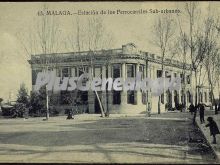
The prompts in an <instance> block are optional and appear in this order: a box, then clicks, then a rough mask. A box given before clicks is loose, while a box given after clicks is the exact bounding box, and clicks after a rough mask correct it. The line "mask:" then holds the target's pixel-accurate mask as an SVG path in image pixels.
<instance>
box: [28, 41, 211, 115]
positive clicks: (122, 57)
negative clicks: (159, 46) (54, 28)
mask: <svg viewBox="0 0 220 165" xmlns="http://www.w3.org/2000/svg"><path fill="white" fill-rule="evenodd" d="M29 63H30V64H31V69H32V87H33V88H34V86H35V82H36V77H37V73H38V72H41V71H43V70H45V69H47V70H55V71H56V75H57V76H58V77H79V76H80V75H81V74H83V73H85V72H86V73H89V74H90V75H93V77H101V78H108V77H112V78H113V80H114V79H116V78H118V77H121V78H122V79H126V78H132V77H136V75H137V73H138V72H141V73H142V78H145V77H149V78H151V79H156V78H159V77H161V76H162V65H161V64H162V58H161V57H160V56H157V55H155V54H151V53H148V52H142V51H139V50H138V49H137V47H136V45H134V44H133V43H129V44H126V45H123V46H122V48H119V49H110V50H100V51H85V52H70V53H56V54H46V55H33V56H32V57H31V60H29ZM163 63H164V70H165V72H164V73H165V77H166V78H171V77H180V78H181V84H182V85H181V89H180V90H178V91H177V90H174V91H169V90H167V91H165V92H164V94H162V95H161V96H160V98H159V97H158V96H153V95H152V93H151V91H147V92H142V91H141V90H138V91H125V90H124V89H123V90H122V91H114V90H111V91H107V90H106V91H102V92H100V91H99V92H98V95H99V98H100V100H101V102H102V106H103V109H104V110H105V111H106V110H108V111H109V112H110V113H136V114H137V113H146V111H148V110H150V112H151V113H158V106H160V112H161V113H163V112H166V111H167V110H170V109H175V108H176V109H178V106H179V105H180V104H183V103H185V104H186V106H187V107H188V106H189V104H190V103H191V102H193V100H194V99H195V94H194V93H195V92H194V91H195V84H194V80H193V73H191V71H190V65H188V64H185V65H184V64H183V63H181V62H179V61H177V60H171V59H165V61H164V62H163ZM197 97H200V100H201V101H202V102H203V103H205V104H210V99H209V88H207V87H202V88H201V90H200V93H199V96H197ZM49 98H50V101H49V105H50V108H55V109H57V110H58V111H59V112H60V113H62V112H64V110H65V109H68V108H72V107H73V106H74V104H75V103H77V105H78V107H79V109H81V110H82V111H84V112H86V113H100V104H99V102H98V99H97V97H96V94H95V92H94V91H79V90H75V91H72V92H69V91H58V92H51V93H49ZM158 101H159V102H160V104H158Z"/></svg>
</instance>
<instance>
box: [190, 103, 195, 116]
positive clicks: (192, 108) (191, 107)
mask: <svg viewBox="0 0 220 165" xmlns="http://www.w3.org/2000/svg"><path fill="white" fill-rule="evenodd" d="M194 109H195V106H194V105H193V104H192V103H191V104H190V106H189V112H191V115H193V111H194Z"/></svg>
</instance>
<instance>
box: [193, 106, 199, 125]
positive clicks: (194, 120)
mask: <svg viewBox="0 0 220 165" xmlns="http://www.w3.org/2000/svg"><path fill="white" fill-rule="evenodd" d="M197 109H198V105H196V106H194V110H193V113H194V114H193V124H194V125H195V123H196V114H197Z"/></svg>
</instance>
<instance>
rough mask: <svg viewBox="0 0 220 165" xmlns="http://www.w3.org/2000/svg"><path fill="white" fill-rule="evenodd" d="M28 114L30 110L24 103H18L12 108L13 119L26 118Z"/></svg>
mask: <svg viewBox="0 0 220 165" xmlns="http://www.w3.org/2000/svg"><path fill="white" fill-rule="evenodd" d="M27 114H28V109H27V108H26V105H25V104H23V103H17V104H15V106H14V107H13V108H12V114H11V115H12V116H11V117H13V118H15V117H24V116H25V115H27Z"/></svg>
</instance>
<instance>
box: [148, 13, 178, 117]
mask: <svg viewBox="0 0 220 165" xmlns="http://www.w3.org/2000/svg"><path fill="white" fill-rule="evenodd" d="M152 28H153V30H152V33H153V36H152V38H153V39H152V41H151V42H152V43H153V44H154V45H155V46H156V47H157V48H159V50H160V54H161V71H162V75H161V77H162V78H164V77H165V58H166V57H169V54H168V52H169V51H170V48H171V41H172V38H173V36H174V34H175V21H174V19H172V18H171V17H167V16H160V17H158V18H157V20H156V21H155V23H154V25H153V27H152ZM164 95H165V94H164V92H163V94H162V95H161V96H159V100H158V114H160V102H161V97H164Z"/></svg>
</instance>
